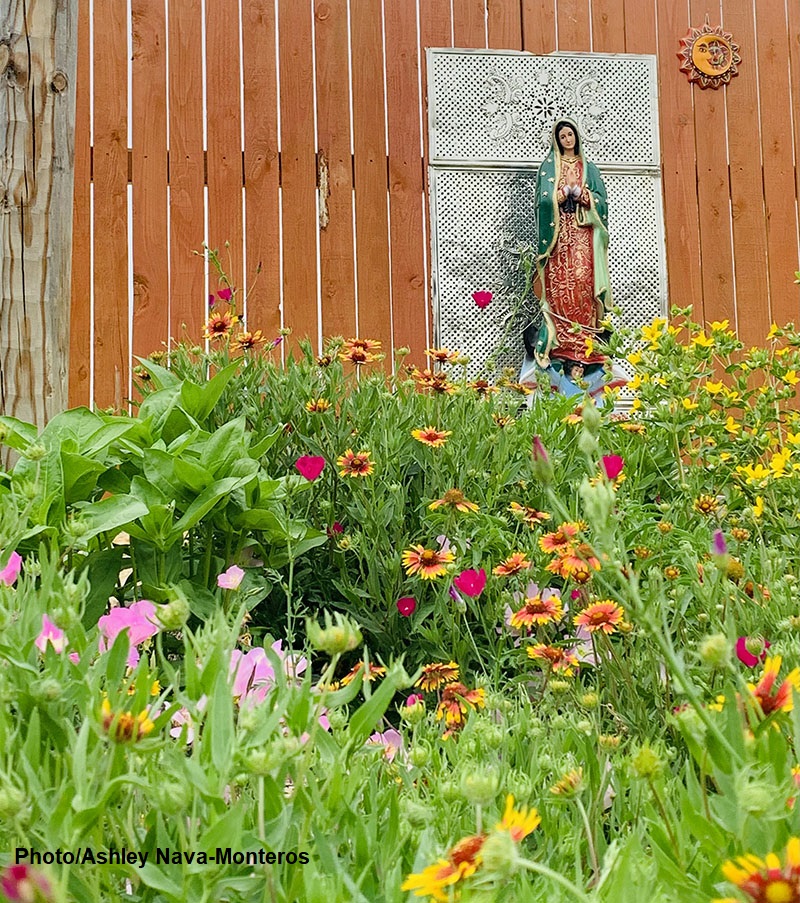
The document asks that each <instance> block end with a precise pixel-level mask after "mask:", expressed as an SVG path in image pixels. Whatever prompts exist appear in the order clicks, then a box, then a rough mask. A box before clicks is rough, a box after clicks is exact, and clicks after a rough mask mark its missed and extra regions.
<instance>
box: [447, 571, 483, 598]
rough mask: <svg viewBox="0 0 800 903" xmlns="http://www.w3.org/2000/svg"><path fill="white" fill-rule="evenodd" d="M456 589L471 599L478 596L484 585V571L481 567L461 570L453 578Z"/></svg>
mask: <svg viewBox="0 0 800 903" xmlns="http://www.w3.org/2000/svg"><path fill="white" fill-rule="evenodd" d="M453 583H454V584H455V586H456V589H458V590H460V591H461V592H462V593H464V594H465V595H467V596H471V597H472V598H473V599H475V598H477V597H478V596H480V594H481V593H482V592H483V590H484V588H485V587H486V571H485V570H484V569H483V568H481V569H480V570H479V571H474V570H472V569H468V570H466V571H462V572H461V573H460V574H459V575H458V577H456V578H455V579H454V580H453Z"/></svg>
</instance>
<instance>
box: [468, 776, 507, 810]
mask: <svg viewBox="0 0 800 903" xmlns="http://www.w3.org/2000/svg"><path fill="white" fill-rule="evenodd" d="M499 787H500V777H499V775H498V774H497V771H495V769H493V768H486V767H482V768H475V769H474V770H472V771H465V772H464V773H463V774H462V775H461V793H462V795H463V797H464V799H465V800H467V801H468V802H470V803H474V804H475V805H476V806H486V805H488V804H489V803H491V802H492V800H493V799H494V798H495V797H496V796H497V790H498V788H499Z"/></svg>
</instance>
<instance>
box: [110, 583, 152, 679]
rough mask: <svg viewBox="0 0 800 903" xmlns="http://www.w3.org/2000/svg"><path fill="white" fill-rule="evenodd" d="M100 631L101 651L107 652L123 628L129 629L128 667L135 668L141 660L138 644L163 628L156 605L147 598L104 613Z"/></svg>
mask: <svg viewBox="0 0 800 903" xmlns="http://www.w3.org/2000/svg"><path fill="white" fill-rule="evenodd" d="M97 627H98V629H99V631H100V651H101V652H105V651H106V650H107V649H108V648H109V647H110V646H111V645H113V643H114V640H115V639H116V638H117V636H118V635H119V634H120V633H122V631H123V630H127V631H128V642H129V643H130V650H129V651H128V667H129V668H135V667H136V665H137V664H138V662H139V651H138V650H137V648H136V647H137V646H139V645H140V644H141V643H143V642H144V641H145V640H148V639H150V637H152V636H155V635H156V634H157V633H158V631H159V630H160V629H161V625H160V624H159V622H158V619H157V618H156V607H155V605H153V603H152V602H150V601H148V600H147V599H142V600H141V601H140V602H134V603H133V605H129V606H128V607H127V608H124V607H122V606H119V607H117V608H112V609H111V611H110V612H109V613H108V614H107V615H103V617H102V618H100V620H99V621H98V622H97Z"/></svg>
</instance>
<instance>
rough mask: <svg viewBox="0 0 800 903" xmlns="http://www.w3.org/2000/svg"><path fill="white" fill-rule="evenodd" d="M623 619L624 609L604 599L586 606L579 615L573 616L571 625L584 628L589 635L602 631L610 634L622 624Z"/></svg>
mask: <svg viewBox="0 0 800 903" xmlns="http://www.w3.org/2000/svg"><path fill="white" fill-rule="evenodd" d="M624 617H625V609H624V608H623V607H622V606H621V605H618V604H617V603H616V602H612V601H611V600H610V599H605V600H604V601H602V602H595V603H593V604H592V605H588V606H587V607H586V608H584V609H583V611H582V612H580V614H577V615H575V617H574V618H573V623H574V624H575V626H576V627H585V628H586V630H588V631H589V633H595V632H596V631H602V632H603V633H605V634H610V633H614V631H615V630H616V629H617V627H619V625H620V624H622V622H623V619H624Z"/></svg>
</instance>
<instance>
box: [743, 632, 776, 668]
mask: <svg viewBox="0 0 800 903" xmlns="http://www.w3.org/2000/svg"><path fill="white" fill-rule="evenodd" d="M749 639H751V638H750V637H746V636H740V637H739V639H738V640H737V641H736V657H737V658H738V659H739V661H740V662H741V663H742V664H743V665H747V667H748V668H755V666H756V665H757V664H758V663H759V662H760V661H761V662H763V661H766V658H767V649H769V647H770V645H771V643H770V642H769V640H764V641H763V642H764V648H763V651H762V652H761V655H754V654H753V653H752V652H751V651H750V650H749V649H748V648H747V641H748V640H749Z"/></svg>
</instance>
